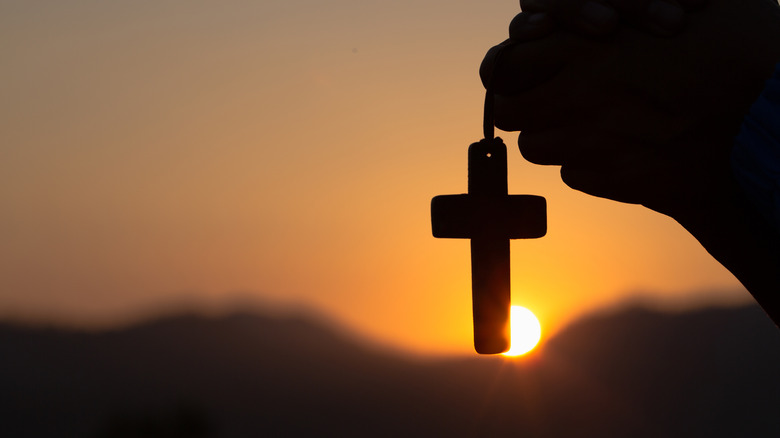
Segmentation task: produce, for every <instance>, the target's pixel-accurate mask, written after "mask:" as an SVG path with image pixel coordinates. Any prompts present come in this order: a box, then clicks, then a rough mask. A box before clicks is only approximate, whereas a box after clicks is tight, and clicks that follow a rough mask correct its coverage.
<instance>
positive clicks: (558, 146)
mask: <svg viewBox="0 0 780 438" xmlns="http://www.w3.org/2000/svg"><path fill="white" fill-rule="evenodd" d="M572 1H573V0H572ZM523 14H527V12H524V13H523ZM523 14H521V15H523ZM688 18H689V20H688V21H689V22H688V25H687V29H686V31H685V32H683V33H681V34H679V35H677V36H676V37H673V38H659V37H656V36H653V35H651V34H649V33H647V32H644V31H640V30H638V29H636V28H632V27H621V28H620V29H619V30H618V31H616V32H615V34H614V35H611V36H610V38H608V39H595V40H594V39H590V38H583V37H581V36H578V35H575V34H572V33H569V32H553V33H551V34H549V35H548V36H546V37H543V38H538V39H534V40H533V41H526V42H522V43H519V44H517V43H516V41H518V40H522V39H523V38H521V37H518V38H514V35H513V33H514V32H515V29H514V28H513V29H510V40H509V41H507V42H505V43H503V44H502V45H500V46H496V47H494V48H493V49H491V50H490V51H489V52H488V54H487V56H486V58H485V60H484V61H483V65H482V68H481V70H480V73H481V75H482V77H483V81H484V82H485V84H486V85H487V84H488V83H489V82H491V83H492V87H493V90H494V91H495V94H496V105H495V115H496V126H497V127H499V128H500V129H503V130H509V131H517V130H519V131H521V133H520V136H519V144H520V150H521V152H522V154H523V156H524V157H525V158H526V159H528V160H529V161H531V162H533V163H537V164H552V165H561V166H562V167H561V176H562V178H563V180H564V182H566V184H568V185H569V186H571V187H572V188H575V189H578V190H581V191H583V192H586V193H589V194H592V195H595V196H599V197H604V198H609V199H614V200H617V201H622V202H629V203H638V204H643V205H645V206H647V207H649V208H651V209H653V210H656V211H659V212H661V213H664V214H667V215H669V216H671V217H673V218H675V219H676V220H677V221H679V222H680V223H681V224H682V225H683V226H685V227H686V228H687V229H688V230H689V231H690V232H691V233H692V234H693V235H694V236H695V237H697V238H698V239H699V241H700V242H702V244H703V245H704V246H705V248H707V249H708V251H710V253H712V254H713V255H714V256H715V257H716V258H717V259H718V260H719V261H721V263H723V264H724V265H725V266H726V267H727V268H729V269H730V270H731V271H732V272H733V273H734V274H735V275H736V276H737V277H738V278H739V279H740V280H741V281H742V282H743V284H745V286H746V287H748V289H749V290H751V292H753V293H754V295H756V294H761V295H763V294H764V292H765V293H767V294H768V293H770V290H771V293H772V294H773V297H774V298H772V299H773V300H775V301H777V300H778V297H777V296H778V295H780V293H778V291H780V275H778V274H775V273H774V271H777V270H778V269H777V266H780V258H777V254H769V253H767V251H769V250H768V249H766V248H764V249H757V248H756V247H755V245H752V243H751V244H746V243H745V242H747V241H750V242H754V243H756V245H759V244H760V241H761V239H766V236H762V235H761V233H758V234H756V233H755V230H756V229H758V228H760V227H755V226H754V218H753V215H752V213H750V212H745V211H743V207H742V205H743V202H742V201H741V200H740V199H739V198H740V189H739V188H738V187H737V186H736V183H735V182H734V179H733V177H732V174H731V168H730V161H729V154H730V151H731V148H732V145H733V141H734V140H733V139H734V136H735V135H736V133H737V132H738V130H739V127H740V125H741V123H742V120H743V117H744V115H745V114H746V113H747V111H748V109H749V107H750V105H751V103H752V102H753V101H754V100H755V99H756V98H757V97H758V95H759V94H760V92H761V90H762V89H763V85H764V82H765V81H766V80H767V79H768V78H769V77H770V76H771V75H772V72H773V69H774V66H775V64H776V63H777V62H780V7H778V5H777V2H776V1H775V0H742V1H735V0H711V1H710V2H709V5H708V6H707V7H705V8H702V9H701V10H698V11H695V12H691V13H690V14H689V17H688ZM527 21H528V19H527V18H519V19H517V18H516V19H515V21H514V23H521V24H522V23H525V22H527ZM514 23H513V24H514ZM520 27H522V26H520ZM499 53H500V55H498V54H499ZM497 55H498V56H497ZM751 233H753V234H751ZM751 245H752V246H751ZM759 253H760V254H759ZM756 257H759V258H763V259H766V260H769V259H771V260H772V263H774V264H771V263H770V264H769V265H768V266H764V265H763V262H762V261H761V260H753V259H754V258H756ZM739 259H742V260H739ZM756 269H758V270H759V271H760V272H755V271H756ZM769 277H771V278H769ZM759 289H761V290H762V291H763V292H758V290H759ZM759 301H760V302H762V300H761V299H759ZM762 304H763V305H765V308H767V305H766V303H765V302H762ZM772 306H775V307H776V308H777V313H776V314H775V316H776V317H777V316H780V303H777V302H776V303H775V304H772ZM776 321H777V319H776Z"/></svg>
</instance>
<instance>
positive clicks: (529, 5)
mask: <svg viewBox="0 0 780 438" xmlns="http://www.w3.org/2000/svg"><path fill="white" fill-rule="evenodd" d="M706 2H707V0H521V1H520V5H521V8H522V10H523V11H526V12H528V13H541V12H544V13H547V14H548V15H549V16H550V17H551V18H552V19H553V20H554V21H555V22H557V23H560V24H561V25H562V26H563V27H565V28H567V29H570V30H573V31H575V32H577V33H580V34H584V35H606V34H609V33H611V32H613V31H614V30H615V29H616V28H617V26H618V22H620V21H622V22H626V23H630V24H632V25H634V26H637V27H640V28H642V29H644V30H646V31H649V32H650V33H653V34H655V35H659V36H671V35H675V34H677V33H679V32H680V31H681V30H682V29H683V27H684V26H685V18H686V16H685V11H686V10H692V9H696V8H699V7H701V6H703V4H704V3H706Z"/></svg>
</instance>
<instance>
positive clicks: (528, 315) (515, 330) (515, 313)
mask: <svg viewBox="0 0 780 438" xmlns="http://www.w3.org/2000/svg"><path fill="white" fill-rule="evenodd" d="M509 318H510V319H509V324H510V325H509V327H510V333H511V347H510V348H509V351H507V352H506V353H504V356H520V355H522V354H525V353H528V352H529V351H531V350H533V348H534V347H535V346H536V344H537V343H539V339H541V337H542V326H541V325H540V324H539V320H538V319H537V318H536V316H535V315H534V314H533V313H532V312H531V311H530V310H528V309H526V308H525V307H521V306H512V309H511V310H510V316H509Z"/></svg>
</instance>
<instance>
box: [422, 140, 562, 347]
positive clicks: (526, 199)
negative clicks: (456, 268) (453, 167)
mask: <svg viewBox="0 0 780 438" xmlns="http://www.w3.org/2000/svg"><path fill="white" fill-rule="evenodd" d="M468 166H469V181H468V194H465V195H442V196H437V197H435V198H433V200H432V201H431V222H432V225H433V235H434V237H447V238H460V239H471V271H472V273H471V286H472V306H473V317H474V347H475V349H476V350H477V352H478V353H480V354H496V353H502V352H504V351H506V350H507V349H508V348H509V330H508V322H509V308H510V304H511V292H510V268H509V267H510V258H509V239H521V238H536V237H542V236H544V234H545V233H546V231H547V217H546V202H545V200H544V198H542V197H539V196H531V195H511V196H510V195H509V194H508V191H507V162H506V146H505V145H504V143H503V141H501V139H500V138H495V139H490V140H482V141H480V142H479V143H474V144H472V145H471V146H470V147H469V164H468Z"/></svg>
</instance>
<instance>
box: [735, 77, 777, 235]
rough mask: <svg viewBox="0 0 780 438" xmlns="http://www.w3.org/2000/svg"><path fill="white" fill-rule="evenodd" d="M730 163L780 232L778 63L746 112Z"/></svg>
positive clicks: (744, 185)
mask: <svg viewBox="0 0 780 438" xmlns="http://www.w3.org/2000/svg"><path fill="white" fill-rule="evenodd" d="M731 167H732V170H733V172H734V176H735V178H736V180H737V182H738V183H739V184H740V186H741V187H742V190H743V191H744V193H745V195H746V197H747V198H748V200H749V201H750V202H751V203H752V204H753V206H754V207H755V208H756V209H757V210H758V211H760V212H761V214H762V215H763V216H764V218H765V219H767V221H769V222H770V223H771V224H772V225H773V227H774V229H775V230H777V231H779V232H780V64H778V65H777V66H776V68H775V73H774V76H772V78H771V79H769V81H767V83H766V87H765V88H764V91H763V92H762V93H761V95H760V96H759V98H758V100H756V101H755V102H754V103H753V106H752V107H751V108H750V111H749V112H748V114H747V115H746V116H745V120H744V121H743V123H742V127H741V129H740V132H739V134H738V135H737V137H736V139H735V143H734V148H733V149H732V153H731Z"/></svg>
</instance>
